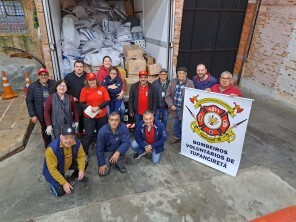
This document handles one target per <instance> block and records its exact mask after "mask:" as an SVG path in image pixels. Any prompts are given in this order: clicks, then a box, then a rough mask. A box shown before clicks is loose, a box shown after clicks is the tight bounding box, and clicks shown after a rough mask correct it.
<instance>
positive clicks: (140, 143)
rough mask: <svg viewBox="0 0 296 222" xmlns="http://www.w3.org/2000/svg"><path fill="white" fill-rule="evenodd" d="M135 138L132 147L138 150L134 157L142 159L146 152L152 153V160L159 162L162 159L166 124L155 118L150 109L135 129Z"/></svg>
mask: <svg viewBox="0 0 296 222" xmlns="http://www.w3.org/2000/svg"><path fill="white" fill-rule="evenodd" d="M134 136H135V140H134V141H133V142H132V144H131V148H132V149H133V150H134V151H135V152H136V154H135V155H134V157H133V158H134V159H140V158H141V157H142V156H144V155H146V154H150V153H151V154H152V162H153V163H155V164H157V163H159V162H160V160H161V156H162V152H163V150H164V142H165V141H166V139H167V134H166V130H165V127H164V125H163V124H162V123H161V122H160V121H158V120H155V119H154V117H153V113H152V112H151V111H149V110H147V111H146V112H144V114H143V120H142V121H140V122H139V124H138V125H137V127H136V131H135V134H134Z"/></svg>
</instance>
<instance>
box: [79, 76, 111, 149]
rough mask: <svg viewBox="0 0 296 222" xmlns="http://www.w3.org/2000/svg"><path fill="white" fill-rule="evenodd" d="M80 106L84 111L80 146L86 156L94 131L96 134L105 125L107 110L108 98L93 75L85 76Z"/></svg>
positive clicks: (106, 92)
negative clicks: (82, 136)
mask: <svg viewBox="0 0 296 222" xmlns="http://www.w3.org/2000/svg"><path fill="white" fill-rule="evenodd" d="M79 101H80V104H81V106H82V108H83V110H84V129H85V136H84V139H83V141H82V145H83V148H84V151H85V153H86V154H87V155H88V149H89V146H90V144H91V142H92V139H93V137H94V130H96V131H97V132H98V131H99V130H100V128H101V127H102V126H104V125H105V124H106V123H107V119H108V118H107V109H106V106H107V105H108V104H109V101H110V97H109V94H108V91H107V90H106V88H105V87H104V86H101V85H100V84H99V83H98V80H97V76H96V74H95V73H93V72H90V73H88V74H87V75H86V81H85V87H84V88H83V89H82V90H81V93H80V99H79Z"/></svg>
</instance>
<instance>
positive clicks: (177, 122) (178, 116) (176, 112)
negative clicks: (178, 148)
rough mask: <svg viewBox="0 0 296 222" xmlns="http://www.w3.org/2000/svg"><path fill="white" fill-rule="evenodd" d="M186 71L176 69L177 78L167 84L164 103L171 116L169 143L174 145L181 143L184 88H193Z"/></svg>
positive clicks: (185, 69) (183, 68) (182, 68)
mask: <svg viewBox="0 0 296 222" xmlns="http://www.w3.org/2000/svg"><path fill="white" fill-rule="evenodd" d="M187 73H188V69H187V68H185V67H180V68H178V69H177V78H175V79H173V80H172V82H171V83H170V84H169V87H168V89H167V93H166V96H165V101H166V103H167V105H168V107H169V112H170V114H171V115H172V116H173V134H174V138H173V139H172V140H171V141H170V142H171V144H175V143H178V142H180V141H181V133H182V115H183V111H182V110H183V102H184V91H185V87H189V88H194V83H193V82H192V80H190V79H188V78H187Z"/></svg>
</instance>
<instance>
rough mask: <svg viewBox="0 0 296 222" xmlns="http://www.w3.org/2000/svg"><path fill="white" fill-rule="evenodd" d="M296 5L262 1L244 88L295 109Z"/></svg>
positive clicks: (287, 0)
mask: <svg viewBox="0 0 296 222" xmlns="http://www.w3.org/2000/svg"><path fill="white" fill-rule="evenodd" d="M295 64H296V2H295V1H293V0H279V1H276V0H263V1H262V4H261V6H260V10H259V14H258V18H257V22H256V28H255V31H254V36H253V40H252V43H251V48H250V53H249V55H248V59H247V62H246V63H245V65H244V70H243V76H242V81H241V87H242V88H245V89H248V90H250V91H252V92H255V93H258V94H261V95H264V96H266V97H268V98H272V99H275V100H278V101H281V102H283V103H285V104H288V105H291V104H294V105H293V106H294V107H295V108H296V105H295V102H296V77H295V76H296V68H295V67H296V66H295Z"/></svg>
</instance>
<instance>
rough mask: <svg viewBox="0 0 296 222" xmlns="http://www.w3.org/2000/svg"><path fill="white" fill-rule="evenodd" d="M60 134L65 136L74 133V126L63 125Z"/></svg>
mask: <svg viewBox="0 0 296 222" xmlns="http://www.w3.org/2000/svg"><path fill="white" fill-rule="evenodd" d="M61 134H62V135H63V136H66V135H75V129H74V127H70V126H64V127H63V129H62V132H61Z"/></svg>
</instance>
